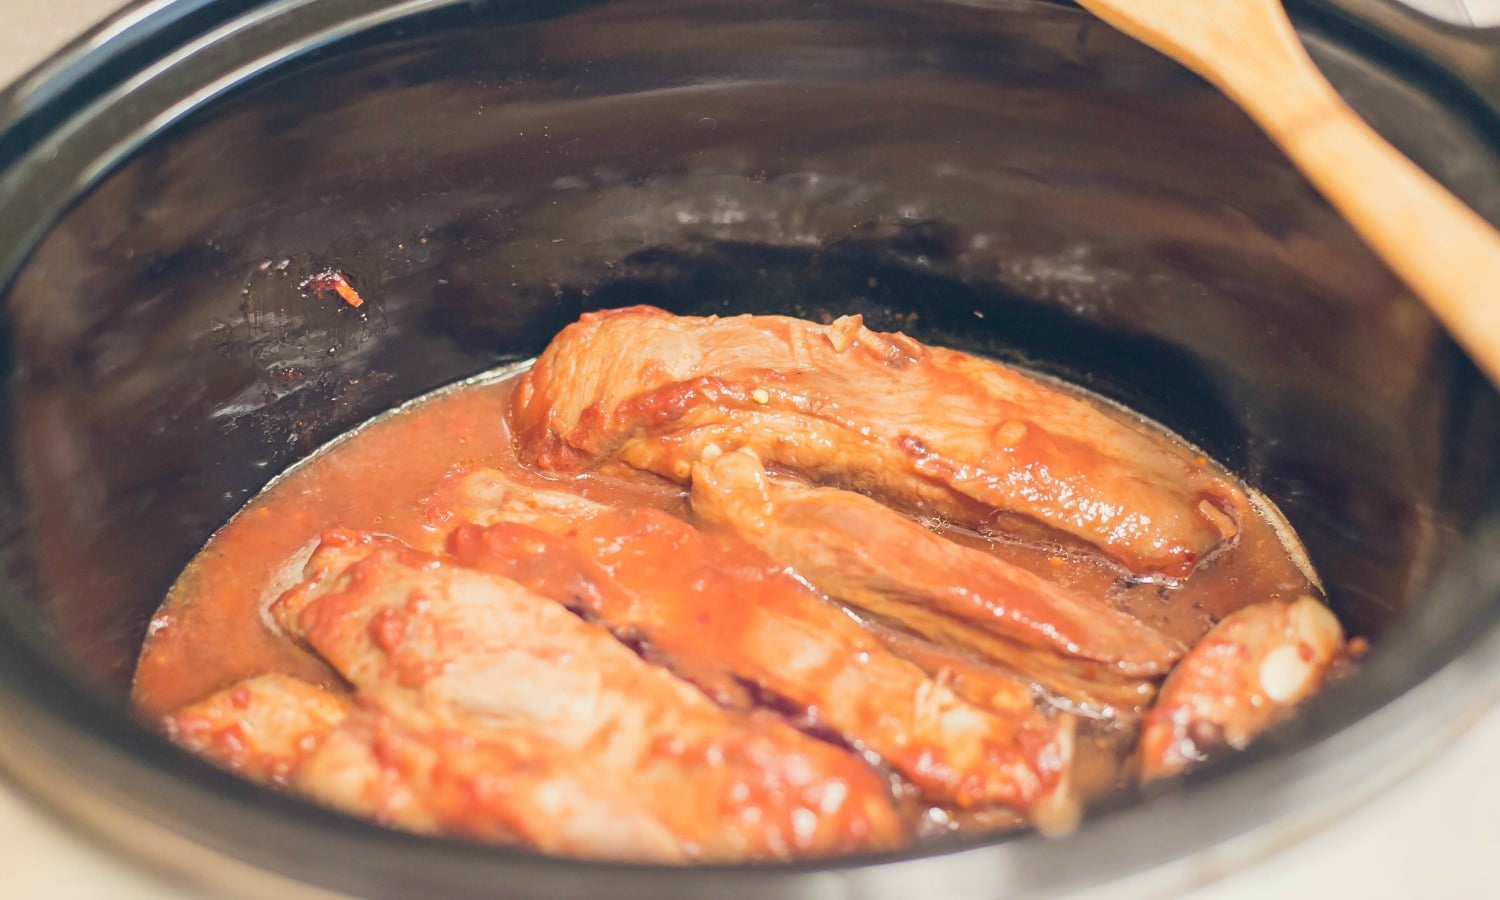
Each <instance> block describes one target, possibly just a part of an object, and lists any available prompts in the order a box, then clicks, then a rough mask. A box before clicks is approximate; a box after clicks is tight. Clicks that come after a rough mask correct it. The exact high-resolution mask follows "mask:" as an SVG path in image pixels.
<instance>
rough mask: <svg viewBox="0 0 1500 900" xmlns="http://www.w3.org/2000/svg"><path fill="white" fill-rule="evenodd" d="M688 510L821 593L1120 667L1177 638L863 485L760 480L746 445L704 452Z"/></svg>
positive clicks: (1145, 660) (1128, 669) (1158, 668)
mask: <svg viewBox="0 0 1500 900" xmlns="http://www.w3.org/2000/svg"><path fill="white" fill-rule="evenodd" d="M692 479H693V511H694V512H695V513H696V514H697V515H699V516H701V517H702V518H704V519H706V520H708V521H710V522H714V523H718V524H721V525H726V526H729V527H730V528H732V529H733V530H734V531H735V532H737V533H738V534H739V535H740V536H741V537H743V538H744V539H746V540H747V541H749V542H750V543H751V544H752V545H753V546H755V547H758V548H759V549H760V550H762V551H763V552H765V553H766V554H768V555H769V556H771V558H773V559H776V560H778V561H780V562H783V563H785V564H787V565H789V566H791V567H792V568H793V569H795V570H796V571H797V573H798V574H799V575H801V576H802V577H804V578H806V579H807V580H808V581H810V582H812V583H813V584H814V585H817V586H818V587H819V588H820V589H821V590H823V591H825V592H826V593H828V594H831V595H833V596H836V597H838V598H840V599H841V600H844V601H846V602H848V603H850V604H851V605H853V606H858V607H862V608H865V609H869V610H872V611H874V612H877V613H889V614H891V615H892V616H893V617H894V618H897V619H899V618H900V612H899V610H901V609H902V608H903V607H909V606H917V607H921V608H925V609H929V610H932V611H933V612H938V613H942V614H944V615H947V616H951V617H953V618H955V619H958V620H960V621H962V622H964V623H965V624H968V625H972V626H975V627H978V628H981V629H983V630H985V631H988V632H991V633H992V634H995V635H996V636H998V637H1002V638H1007V639H1009V640H1012V641H1016V642H1018V643H1020V644H1023V645H1025V646H1027V647H1032V648H1036V649H1040V650H1045V651H1050V652H1053V653H1056V654H1058V655H1060V656H1064V657H1071V658H1076V659H1082V660H1088V661H1090V662H1094V663H1099V664H1101V665H1103V666H1105V667H1108V668H1111V669H1114V670H1115V671H1117V672H1119V673H1121V674H1123V675H1136V676H1160V675H1165V674H1166V673H1167V671H1168V670H1169V669H1171V667H1172V664H1173V663H1174V662H1176V661H1177V660H1178V659H1180V658H1181V657H1182V654H1183V652H1184V648H1183V647H1182V645H1181V644H1179V643H1178V642H1177V641H1174V640H1172V639H1171V638H1168V637H1165V636H1163V635H1162V634H1160V633H1159V632H1157V631H1155V630H1153V629H1151V628H1149V627H1147V626H1146V625H1143V624H1141V623H1140V622H1138V621H1137V620H1135V619H1133V618H1131V617H1130V616H1127V615H1125V614H1124V613H1121V612H1118V611H1116V610H1114V609H1111V608H1109V607H1108V606H1105V605H1104V604H1103V603H1098V602H1092V601H1090V600H1087V599H1085V598H1083V597H1078V596H1075V595H1074V594H1072V593H1070V592H1069V591H1067V590H1065V589H1063V588H1061V587H1059V586H1057V585H1055V584H1053V583H1052V582H1049V581H1047V580H1045V579H1043V578H1041V577H1040V576H1038V575H1035V574H1033V573H1031V572H1028V571H1026V570H1025V569H1022V568H1020V567H1019V566H1015V565H1012V564H1010V563H1007V562H1005V561H1004V560H1001V559H999V558H997V557H995V556H993V555H991V554H988V553H985V552H984V551H983V550H977V549H974V548H972V547H965V546H963V545H961V544H956V543H954V542H953V541H950V540H947V539H945V538H943V537H941V536H939V535H936V534H934V533H932V532H931V531H928V530H927V529H926V528H924V527H922V526H921V525H919V524H917V523H916V522H913V521H912V520H910V519H908V518H906V517H905V516H902V515H901V514H900V513H897V512H895V511H893V510H891V509H889V508H887V507H885V506H883V505H881V504H880V503H877V502H876V501H874V500H871V499H870V498H869V497H866V496H864V495H862V494H856V493H854V492H852V491H844V490H839V489H837V488H818V487H808V486H806V485H803V484H800V483H797V482H794V481H788V480H785V479H773V478H771V477H770V476H769V475H768V474H767V472H766V470H765V468H764V467H763V466H762V465H761V463H760V461H759V460H758V459H756V457H755V456H754V455H753V454H752V453H749V452H746V451H738V452H734V453H718V452H714V451H713V449H712V448H711V449H710V452H709V453H707V454H706V455H705V456H704V458H703V459H701V460H700V461H699V462H698V463H697V464H695V465H694V467H693V473H692Z"/></svg>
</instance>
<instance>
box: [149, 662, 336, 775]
mask: <svg viewBox="0 0 1500 900" xmlns="http://www.w3.org/2000/svg"><path fill="white" fill-rule="evenodd" d="M352 706H353V704H352V702H351V701H350V699H349V697H348V696H346V695H344V694H339V693H335V692H333V691H328V690H324V689H323V688H320V687H318V686H317V685H315V684H309V683H307V682H306V681H303V680H301V679H299V678H293V677H292V676H290V675H282V674H279V673H270V674H266V675H257V676H255V677H254V678H247V679H245V680H244V681H240V682H238V683H236V684H233V685H230V686H229V687H227V688H224V689H223V690H220V691H216V692H214V693H212V694H210V695H208V696H207V697H204V698H203V699H202V700H198V701H196V702H194V703H189V704H187V705H185V706H182V707H179V708H178V709H176V710H174V711H173V712H171V713H169V714H168V715H166V716H164V717H163V718H162V720H161V727H162V732H163V733H164V734H166V736H167V737H168V738H170V739H171V740H173V741H175V742H176V743H178V744H180V745H182V746H183V747H185V748H187V749H188V750H191V751H193V752H194V753H197V754H198V755H200V756H203V757H205V758H207V759H209V760H212V761H213V762H215V763H217V764H218V765H220V766H222V767H224V768H226V769H229V770H230V771H232V772H236V773H238V774H240V775H243V776H244V777H246V778H249V779H252V780H254V781H259V782H262V783H265V784H274V785H285V784H286V783H287V781H288V780H289V779H290V778H291V776H292V775H293V773H295V772H296V771H297V769H298V768H299V767H300V766H301V765H302V761H303V759H304V758H305V757H306V756H307V755H308V754H309V753H311V752H313V750H314V749H315V748H316V747H317V746H318V744H319V743H321V742H322V741H323V739H324V738H325V737H326V736H327V735H328V734H329V732H331V731H333V730H334V729H336V728H337V727H338V726H339V725H340V723H342V722H343V721H344V719H345V718H347V717H348V715H349V713H350V710H351V709H352Z"/></svg>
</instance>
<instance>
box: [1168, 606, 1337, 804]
mask: <svg viewBox="0 0 1500 900" xmlns="http://www.w3.org/2000/svg"><path fill="white" fill-rule="evenodd" d="M1343 646H1344V634H1343V629H1342V628H1340V627H1339V623H1338V620H1337V619H1335V618H1334V616H1333V613H1331V612H1329V611H1328V608H1327V607H1326V606H1324V605H1323V604H1321V603H1319V602H1318V601H1317V600H1314V599H1313V598H1312V597H1301V598H1299V599H1298V600H1296V601H1295V602H1292V603H1284V602H1280V601H1267V602H1264V603H1257V604H1255V605H1254V606H1247V607H1245V608H1244V609H1242V610H1240V611H1239V612H1236V613H1234V614H1233V615H1230V616H1228V617H1227V618H1225V619H1224V621H1222V622H1220V623H1219V624H1218V625H1216V626H1214V628H1213V630H1212V631H1210V632H1209V633H1208V636H1207V637H1205V638H1204V639H1203V640H1202V641H1199V642H1198V645H1197V646H1195V647H1194V648H1193V649H1192V650H1191V651H1190V652H1189V653H1188V655H1187V656H1186V657H1185V658H1184V659H1183V660H1182V662H1181V663H1179V664H1178V665H1177V668H1176V669H1174V670H1173V671H1172V674H1171V676H1170V677H1168V678H1167V681H1166V683H1165V684H1164V685H1162V689H1161V695H1160V696H1159V697H1158V698H1157V701H1156V705H1155V706H1154V707H1152V709H1151V711H1150V712H1148V713H1147V714H1146V718H1145V721H1144V723H1143V726H1142V732H1141V775H1142V777H1143V778H1145V779H1147V780H1151V779H1156V778H1161V777H1164V776H1167V775H1173V774H1176V773H1177V772H1180V771H1182V770H1183V769H1185V768H1187V767H1189V766H1191V765H1193V764H1194V763H1197V762H1201V761H1202V760H1204V759H1205V758H1206V757H1207V756H1208V755H1209V754H1210V753H1211V752H1212V751H1213V750H1214V749H1216V748H1218V747H1221V746H1226V745H1227V746H1229V747H1233V748H1234V749H1236V750H1242V749H1244V748H1245V747H1246V746H1247V745H1249V743H1250V741H1251V740H1252V739H1253V738H1254V737H1255V736H1256V735H1258V734H1260V733H1261V732H1262V731H1264V730H1265V729H1266V727H1267V726H1269V725H1270V724H1271V723H1272V722H1274V721H1275V720H1276V719H1277V717H1278V716H1280V715H1282V714H1284V713H1285V712H1286V711H1287V710H1289V709H1291V708H1292V707H1294V706H1296V705H1297V704H1298V703H1301V702H1302V701H1303V700H1305V699H1307V698H1308V697H1309V696H1311V695H1312V694H1313V693H1314V692H1315V691H1317V689H1318V687H1319V686H1320V685H1321V684H1322V683H1323V677H1324V675H1325V674H1326V673H1327V671H1328V668H1329V666H1330V665H1331V664H1332V663H1333V662H1334V660H1335V659H1336V658H1337V657H1338V656H1339V654H1340V651H1341V650H1342V649H1343Z"/></svg>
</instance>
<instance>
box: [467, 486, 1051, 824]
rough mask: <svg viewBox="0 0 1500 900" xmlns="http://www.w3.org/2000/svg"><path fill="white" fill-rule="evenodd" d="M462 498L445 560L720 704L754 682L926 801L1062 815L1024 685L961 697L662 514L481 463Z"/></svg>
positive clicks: (774, 577) (828, 608)
mask: <svg viewBox="0 0 1500 900" xmlns="http://www.w3.org/2000/svg"><path fill="white" fill-rule="evenodd" d="M459 491H460V492H461V493H462V494H463V495H464V496H466V497H467V498H469V501H468V503H467V504H465V503H463V502H460V503H459V506H460V508H461V509H462V516H463V517H464V518H465V519H467V520H469V524H466V525H463V526H460V527H459V528H458V529H456V530H455V531H454V532H453V534H452V536H451V538H450V542H449V549H450V551H451V553H452V554H453V556H454V558H455V559H457V560H459V561H460V562H461V563H463V564H465V565H468V566H471V567H474V568H477V569H481V570H484V571H490V572H497V573H500V574H503V575H505V576H506V577H508V578H511V579H514V580H515V581H517V582H518V583H520V584H523V585H525V586H526V587H527V588H529V589H530V590H533V591H536V592H537V593H539V594H542V595H544V596H548V597H551V598H553V599H556V600H558V601H559V602H562V603H565V604H568V605H570V606H573V607H575V608H577V609H579V611H580V612H581V613H583V614H584V615H586V616H588V617H590V618H592V619H595V620H597V621H599V622H600V623H601V624H603V625H606V626H608V627H609V628H610V629H611V630H613V631H614V632H615V633H616V634H619V635H621V636H625V637H628V638H630V639H632V642H634V643H637V644H640V643H644V644H645V645H646V646H647V647H649V648H650V649H651V650H652V651H653V652H654V653H655V654H656V655H658V656H659V657H660V658H661V660H662V661H663V662H664V663H665V664H667V665H668V666H669V667H671V668H672V669H674V670H675V671H677V672H678V673H679V674H681V675H683V676H684V677H686V678H688V679H689V680H692V681H693V682H694V683H696V684H699V686H700V687H703V688H704V689H705V690H706V691H708V692H709V693H712V694H716V695H718V696H719V697H720V699H721V700H722V699H724V696H723V695H724V693H725V692H724V691H723V690H722V689H721V688H720V686H721V685H723V684H724V683H725V682H726V681H728V682H729V683H730V684H733V683H734V682H736V681H738V682H744V683H748V684H751V685H754V686H755V687H756V688H757V689H758V690H759V691H760V692H762V693H766V694H770V695H772V696H773V697H775V698H776V700H777V701H778V705H780V706H783V707H785V706H790V707H792V708H793V709H794V710H795V712H796V713H797V715H798V716H800V717H803V718H809V717H810V718H812V719H814V720H815V724H816V725H818V726H820V727H822V728H823V729H826V730H831V731H833V732H834V733H836V734H837V735H838V736H839V737H840V738H842V739H843V740H844V741H846V742H848V743H850V744H852V745H854V746H857V747H861V748H864V749H868V750H869V751H871V752H873V753H875V754H876V755H878V756H879V757H880V758H881V759H882V760H883V761H884V762H885V763H886V764H887V765H889V766H891V767H892V768H894V769H895V770H896V771H897V772H899V773H900V774H901V775H903V776H904V777H906V778H907V779H908V780H909V781H911V782H912V784H914V785H915V786H916V787H918V788H920V789H921V790H922V791H923V792H924V794H925V795H927V796H928V797H929V798H930V799H932V800H934V801H937V802H941V803H945V804H949V805H953V806H957V807H975V806H986V805H993V804H1002V805H1005V806H1008V807H1009V808H1011V809H1013V810H1015V811H1017V812H1018V813H1021V814H1023V815H1027V816H1029V817H1031V818H1032V819H1033V820H1034V821H1036V822H1037V824H1038V825H1039V826H1040V827H1044V828H1045V827H1048V824H1049V820H1050V821H1052V822H1056V824H1057V827H1059V828H1061V827H1066V823H1068V822H1069V821H1070V820H1071V817H1072V816H1073V815H1074V813H1075V810H1073V808H1072V804H1073V798H1072V797H1071V796H1069V794H1068V790H1067V778H1066V776H1067V772H1068V770H1069V768H1070V767H1071V762H1072V760H1071V756H1072V753H1071V750H1072V743H1071V741H1072V730H1073V724H1074V723H1073V721H1072V719H1071V717H1070V716H1067V715H1052V716H1049V715H1046V714H1044V713H1043V712H1042V711H1041V710H1040V709H1038V707H1037V704H1036V701H1035V700H1034V698H1033V697H1032V695H1031V692H1030V689H1029V688H1028V687H1027V686H1026V685H1025V684H1023V683H1022V682H1020V681H1016V680H1006V679H996V680H994V681H992V682H991V683H989V685H988V686H987V690H986V692H985V693H984V694H983V695H982V696H979V697H972V698H965V697H961V696H959V695H958V694H956V693H955V692H954V691H953V689H952V688H950V687H949V686H948V685H947V684H946V683H945V681H944V678H943V677H929V676H928V675H927V674H926V673H924V672H923V671H922V670H921V669H920V668H919V667H918V666H916V665H914V664H913V663H911V662H909V661H907V660H905V659H903V658H901V657H900V656H898V655H897V654H895V653H892V652H891V651H890V650H888V649H887V648H886V647H885V646H884V645H883V644H882V643H881V642H880V641H879V640H878V639H876V638H875V637H874V636H873V635H871V634H870V633H869V632H868V631H866V630H865V629H864V628H862V627H861V626H860V625H859V623H858V622H856V621H854V620H853V619H851V618H850V617H849V616H848V615H846V614H845V613H844V612H843V611H842V610H841V609H839V608H838V607H837V606H835V605H833V604H831V603H829V602H827V601H826V600H824V599H823V598H822V597H820V596H819V595H818V594H817V592H815V591H813V590H810V589H809V588H808V587H807V586H806V585H805V584H803V583H802V582H801V581H800V580H798V579H797V578H796V577H795V576H793V575H792V574H790V573H788V572H786V571H785V569H784V567H782V566H781V565H779V564H778V563H777V562H776V561H773V560H771V559H768V558H765V557H759V556H758V555H757V554H756V553H755V552H754V551H753V550H750V549H749V548H746V547H744V546H743V545H739V544H737V543H735V542H732V541H730V540H726V539H725V538H724V537H723V536H720V535H715V534H712V533H708V532H704V531H701V530H699V529H697V528H695V527H694V526H692V525H690V524H689V523H687V522H684V521H682V520H681V519H678V518H676V517H674V516H671V515H669V514H667V513H665V512H662V511H660V510H656V509H634V510H617V509H612V508H609V507H606V506H602V505H600V504H597V503H594V502H592V501H590V500H587V499H585V498H583V497H579V496H576V495H572V494H568V493H565V492H560V491H547V490H538V489H536V488H532V487H528V486H525V485H522V484H519V483H516V482H513V481H509V480H507V479H506V478H505V477H504V476H503V475H502V474H500V473H498V472H494V471H491V470H481V471H478V472H474V473H472V474H469V475H467V476H465V477H464V479H463V480H462V483H461V485H459ZM726 676H728V677H727V678H726ZM731 693H732V692H731Z"/></svg>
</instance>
